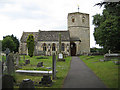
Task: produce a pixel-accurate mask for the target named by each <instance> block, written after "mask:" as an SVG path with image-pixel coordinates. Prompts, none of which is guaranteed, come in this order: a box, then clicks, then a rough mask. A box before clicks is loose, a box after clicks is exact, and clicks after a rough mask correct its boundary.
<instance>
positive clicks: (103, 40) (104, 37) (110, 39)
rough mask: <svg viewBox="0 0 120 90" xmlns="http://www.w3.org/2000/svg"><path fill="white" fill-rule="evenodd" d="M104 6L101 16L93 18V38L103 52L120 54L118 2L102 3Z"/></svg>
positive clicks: (119, 6)
mask: <svg viewBox="0 0 120 90" xmlns="http://www.w3.org/2000/svg"><path fill="white" fill-rule="evenodd" d="M96 5H100V6H102V5H104V8H105V9H104V10H103V13H102V15H100V14H96V15H94V16H93V24H94V25H95V28H94V33H93V35H94V37H95V41H96V43H97V44H99V45H100V46H103V49H104V52H108V50H111V51H112V52H120V47H119V45H120V27H119V26H120V23H119V21H120V17H119V15H120V2H102V3H98V4H96Z"/></svg>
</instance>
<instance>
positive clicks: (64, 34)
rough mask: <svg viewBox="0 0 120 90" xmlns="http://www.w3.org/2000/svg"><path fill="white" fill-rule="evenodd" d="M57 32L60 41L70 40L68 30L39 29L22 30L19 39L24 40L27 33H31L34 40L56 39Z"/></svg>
mask: <svg viewBox="0 0 120 90" xmlns="http://www.w3.org/2000/svg"><path fill="white" fill-rule="evenodd" d="M59 33H61V40H62V41H70V35H69V31H39V32H23V34H22V37H21V39H20V41H21V42H26V41H27V37H28V35H29V34H33V35H34V38H35V41H36V42H37V41H58V38H59Z"/></svg>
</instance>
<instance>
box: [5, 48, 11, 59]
mask: <svg viewBox="0 0 120 90" xmlns="http://www.w3.org/2000/svg"><path fill="white" fill-rule="evenodd" d="M9 53H10V50H9V48H6V50H5V54H6V58H7V56H8V54H9Z"/></svg>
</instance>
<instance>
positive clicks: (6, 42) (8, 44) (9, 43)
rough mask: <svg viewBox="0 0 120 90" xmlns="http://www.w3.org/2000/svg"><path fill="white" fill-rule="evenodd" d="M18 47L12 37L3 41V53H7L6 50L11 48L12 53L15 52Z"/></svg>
mask: <svg viewBox="0 0 120 90" xmlns="http://www.w3.org/2000/svg"><path fill="white" fill-rule="evenodd" d="M15 47H16V44H15V43H14V41H13V40H12V38H11V37H6V38H4V39H3V40H2V51H5V50H6V48H9V49H10V51H11V52H12V51H14V50H15Z"/></svg>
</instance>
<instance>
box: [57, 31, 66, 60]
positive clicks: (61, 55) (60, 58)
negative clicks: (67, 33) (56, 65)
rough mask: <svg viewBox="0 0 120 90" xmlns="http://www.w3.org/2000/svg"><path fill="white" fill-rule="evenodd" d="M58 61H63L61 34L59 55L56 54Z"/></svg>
mask: <svg viewBox="0 0 120 90" xmlns="http://www.w3.org/2000/svg"><path fill="white" fill-rule="evenodd" d="M58 61H65V59H64V58H63V54H62V53H61V33H59V53H58Z"/></svg>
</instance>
